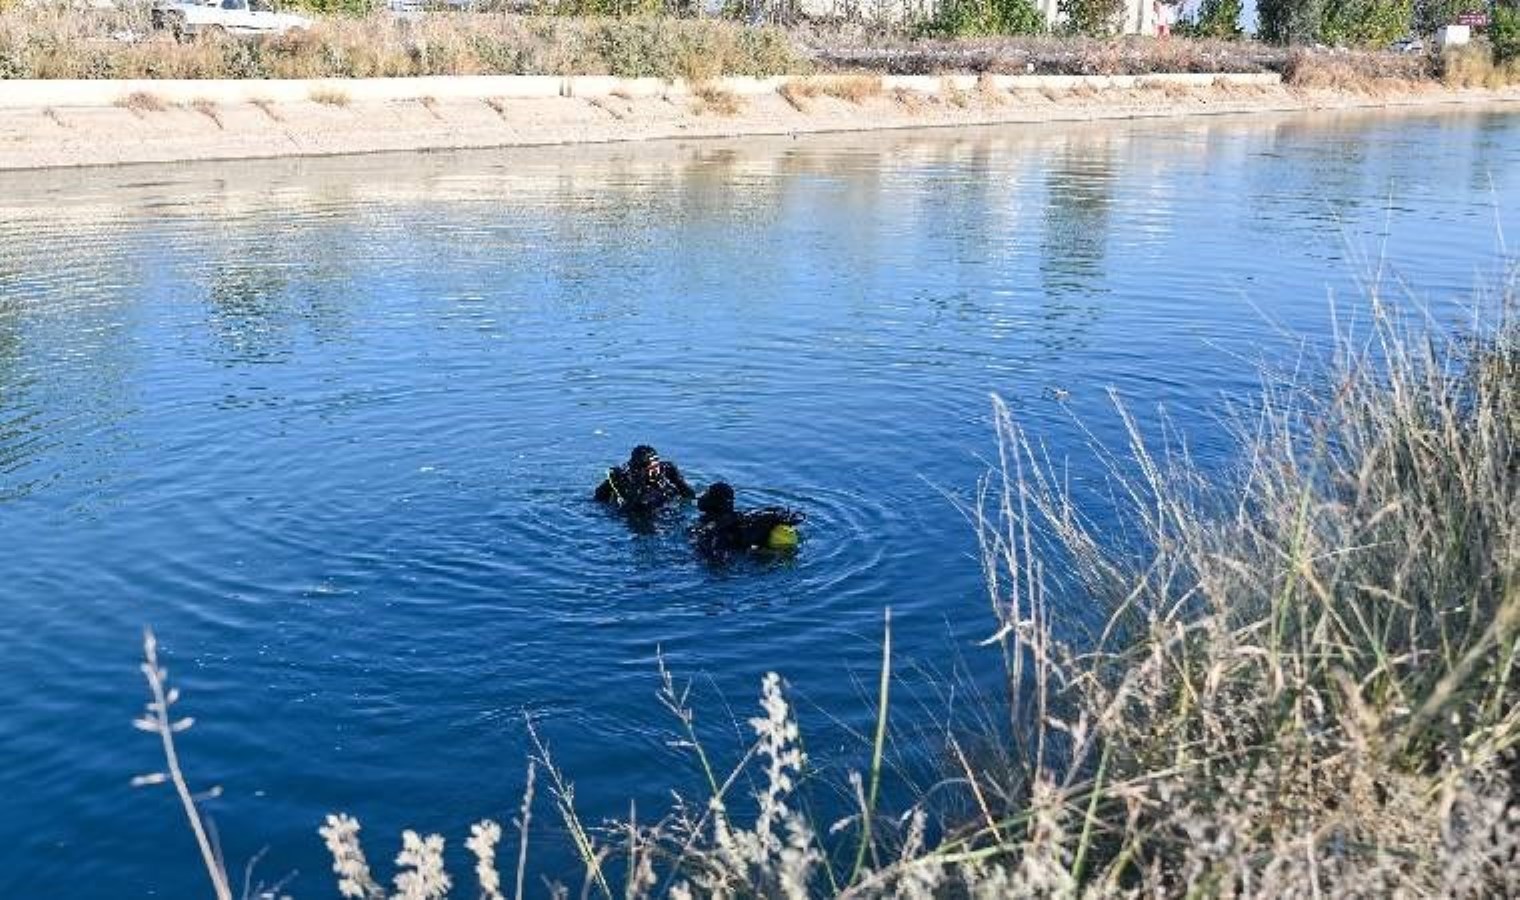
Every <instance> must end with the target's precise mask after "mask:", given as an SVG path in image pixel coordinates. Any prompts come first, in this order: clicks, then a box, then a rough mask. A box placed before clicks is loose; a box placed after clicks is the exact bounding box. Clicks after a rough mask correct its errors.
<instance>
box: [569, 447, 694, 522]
mask: <svg viewBox="0 0 1520 900" xmlns="http://www.w3.org/2000/svg"><path fill="white" fill-rule="evenodd" d="M696 495H697V492H696V491H694V490H692V489H691V485H689V484H687V483H686V479H685V478H682V477H681V470H680V469H677V468H676V464H675V463H672V462H665V461H663V460H662V461H661V462H659V463H658V464H657V465H656V469H655V471H654V472H649V471H647V470H634V469H630V468H629V467H628V466H626V465H623V466H618V467H617V468H616V469H608V470H607V477H606V478H603V479H602V483H601V484H599V485H597V486H596V493H595V494H594V496H595V497H596V499H597V500H598V501H599V502H602V503H611V504H612V505H614V506H616V507H617V508H618V509H621V510H623V511H625V512H629V513H652V512H654V511H655V510H657V509H659V508H660V507H662V506H664V505H665V504H666V503H669V502H670V501H672V500H674V499H676V498H677V497H685V498H687V499H690V498H692V497H695V496H696Z"/></svg>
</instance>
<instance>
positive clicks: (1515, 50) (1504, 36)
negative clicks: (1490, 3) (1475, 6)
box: [1488, 5, 1520, 66]
mask: <svg viewBox="0 0 1520 900" xmlns="http://www.w3.org/2000/svg"><path fill="white" fill-rule="evenodd" d="M1488 33H1489V40H1491V41H1493V44H1494V63H1495V64H1496V65H1500V66H1504V65H1508V64H1509V63H1511V62H1513V61H1517V60H1520V5H1512V6H1499V7H1497V8H1495V10H1494V21H1493V25H1492V26H1490V28H1489V32H1488Z"/></svg>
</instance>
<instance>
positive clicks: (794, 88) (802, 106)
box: [776, 78, 818, 113]
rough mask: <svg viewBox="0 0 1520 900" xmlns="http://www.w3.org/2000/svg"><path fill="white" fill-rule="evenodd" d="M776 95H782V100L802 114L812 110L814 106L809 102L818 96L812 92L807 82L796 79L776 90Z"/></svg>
mask: <svg viewBox="0 0 1520 900" xmlns="http://www.w3.org/2000/svg"><path fill="white" fill-rule="evenodd" d="M776 93H778V94H780V95H781V99H783V100H785V101H786V102H787V103H789V104H790V105H791V107H792V109H795V110H797V111H798V112H800V113H805V112H807V111H808V110H809V109H811V108H812V106H811V104H809V103H808V102H807V101H808V100H810V99H812V98H813V97H816V96H818V95H817V94H816V93H812V92H811V89H810V88H808V86H807V83H806V82H805V81H800V80H798V79H795V78H794V79H792V80H790V81H787V82H785V83H784V84H782V85H781V87H779V88H777V89H776Z"/></svg>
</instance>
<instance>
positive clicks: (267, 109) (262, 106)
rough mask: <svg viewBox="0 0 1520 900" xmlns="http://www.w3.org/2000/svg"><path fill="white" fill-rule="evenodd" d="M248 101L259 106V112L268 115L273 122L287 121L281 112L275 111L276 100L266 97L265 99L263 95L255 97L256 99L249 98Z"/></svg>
mask: <svg viewBox="0 0 1520 900" xmlns="http://www.w3.org/2000/svg"><path fill="white" fill-rule="evenodd" d="M248 102H249V103H250V104H252V105H253V106H255V107H257V108H258V110H259V112H261V113H263V114H264V115H266V116H268V117H269V120H270V121H272V122H283V121H285V119H284V118H282V117H281V116H280V114H279V113H278V112H276V111H275V108H274V101H272V100H265V99H263V98H261V97H255V98H254V99H252V100H249V101H248Z"/></svg>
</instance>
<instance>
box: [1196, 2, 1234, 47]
mask: <svg viewBox="0 0 1520 900" xmlns="http://www.w3.org/2000/svg"><path fill="white" fill-rule="evenodd" d="M1244 8H1245V6H1244V3H1243V2H1242V0H1203V3H1201V4H1200V5H1199V7H1198V12H1197V13H1196V14H1195V15H1194V17H1193V21H1192V22H1191V23H1189V24H1188V26H1187V28H1186V31H1187V33H1188V34H1189V35H1190V36H1192V37H1200V38H1218V39H1220V40H1228V41H1233V40H1238V39H1239V38H1240V37H1241V36H1242V35H1244V34H1245V30H1244V29H1242V28H1241V27H1240V14H1241V12H1242V11H1243V10H1244Z"/></svg>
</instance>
